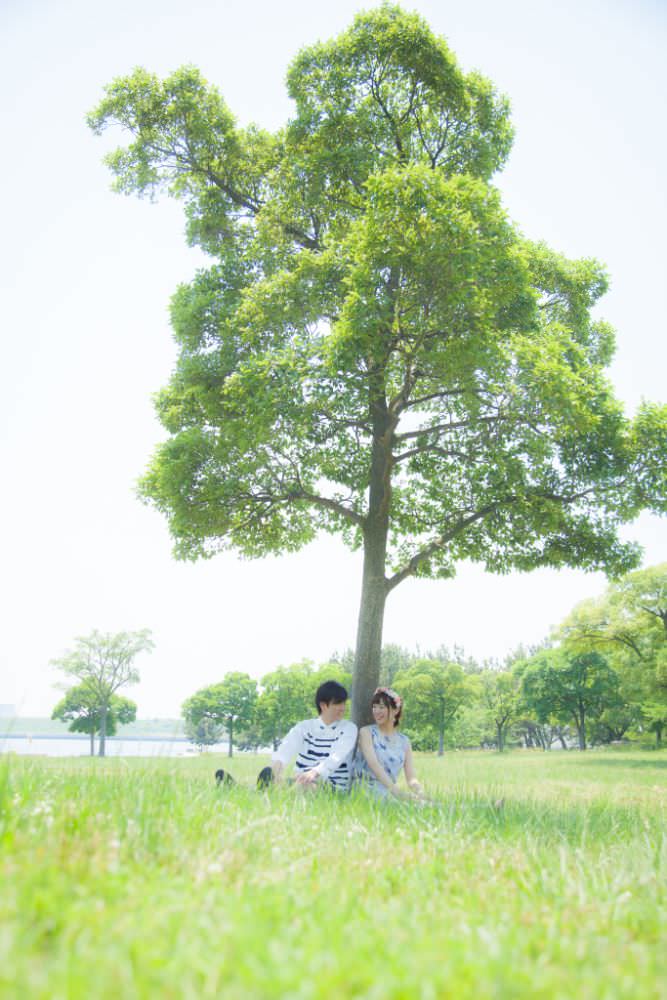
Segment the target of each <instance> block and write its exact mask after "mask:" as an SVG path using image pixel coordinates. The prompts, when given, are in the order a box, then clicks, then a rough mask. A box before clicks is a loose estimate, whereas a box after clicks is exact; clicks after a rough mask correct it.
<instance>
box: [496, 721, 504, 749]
mask: <svg viewBox="0 0 667 1000" xmlns="http://www.w3.org/2000/svg"><path fill="white" fill-rule="evenodd" d="M496 743H497V745H498V752H499V753H502V752H503V750H504V749H505V743H504V738H503V727H502V725H500V724H499V723H497V722H496Z"/></svg>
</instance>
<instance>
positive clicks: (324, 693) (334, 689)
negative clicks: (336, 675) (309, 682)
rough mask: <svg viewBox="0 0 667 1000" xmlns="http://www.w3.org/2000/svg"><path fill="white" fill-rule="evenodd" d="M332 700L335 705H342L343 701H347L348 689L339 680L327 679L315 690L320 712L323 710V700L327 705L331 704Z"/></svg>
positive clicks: (316, 703) (316, 702)
mask: <svg viewBox="0 0 667 1000" xmlns="http://www.w3.org/2000/svg"><path fill="white" fill-rule="evenodd" d="M332 701H333V703H334V704H335V705H340V703H341V701H347V691H346V690H345V688H344V687H343V685H342V684H339V683H338V681H325V682H324V684H320V686H319V687H318V689H317V691H316V692H315V705H316V707H317V712H318V714H319V713H320V711H321V709H320V705H321V704H322V702H324V704H325V705H330V704H331V702H332Z"/></svg>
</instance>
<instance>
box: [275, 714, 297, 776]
mask: <svg viewBox="0 0 667 1000" xmlns="http://www.w3.org/2000/svg"><path fill="white" fill-rule="evenodd" d="M302 727H303V722H297V723H296V725H294V726H292V728H291V729H290V731H289V732H288V733H286V735H285V736H284V737H283V739H282V740H281V743H280V746H279V747H278V749H277V750H274V751H273V755H272V757H271V768H272V770H273V775H274V777H275V779H276V781H279V780H280V779H281V777H282V774H283V771H284V769H285V768H286V767H287V765H288V764H289V763H290V761H292V760H294V758H295V757H296V755H297V754H298V753H299V751H300V749H301V744H302V742H303V733H302Z"/></svg>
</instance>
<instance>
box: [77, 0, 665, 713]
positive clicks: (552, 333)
mask: <svg viewBox="0 0 667 1000" xmlns="http://www.w3.org/2000/svg"><path fill="white" fill-rule="evenodd" d="M287 83H288V91H289V95H290V97H291V98H292V101H293V103H294V112H293V115H292V117H291V118H290V120H289V121H288V122H287V124H286V125H285V127H284V128H282V129H280V130H278V131H277V132H275V133H273V134H271V133H268V132H267V131H265V130H263V129H261V128H258V127H256V126H254V125H250V126H243V125H240V124H239V123H238V122H237V121H236V119H235V118H234V116H233V114H232V112H231V111H230V109H229V108H228V107H227V105H226V103H225V102H224V100H223V98H222V97H221V96H220V94H219V93H218V92H217V90H216V89H215V87H212V86H210V85H208V84H207V83H206V81H205V80H204V79H203V78H202V76H201V74H200V73H199V72H198V71H197V70H196V69H194V68H192V67H185V68H183V69H180V70H178V71H177V72H175V73H173V74H172V75H171V76H169V77H167V78H166V79H165V80H160V79H158V77H156V76H155V75H153V74H151V73H149V72H147V71H146V70H143V69H138V70H136V71H134V72H133V73H132V74H130V75H129V76H126V77H122V78H119V79H117V80H115V81H114V82H113V83H111V84H110V85H109V86H108V87H107V89H106V94H105V97H104V98H103V100H102V101H101V103H100V104H99V106H98V107H97V109H96V110H95V111H93V112H92V113H91V115H90V116H89V122H90V124H91V126H92V128H93V129H94V130H95V131H96V132H98V133H99V132H102V131H103V130H104V129H105V128H107V127H109V126H120V127H121V128H122V129H124V130H125V133H126V134H127V135H128V136H129V141H128V144H127V145H126V146H124V147H121V148H119V149H118V150H116V151H115V152H113V153H112V154H110V156H109V157H108V163H109V166H110V168H111V170H112V172H113V174H114V177H115V186H116V188H117V189H118V190H119V191H122V192H125V193H135V194H138V195H148V196H150V197H153V196H155V195H157V194H158V193H159V192H161V191H166V192H167V193H168V194H170V195H171V196H173V197H176V198H178V199H180V200H182V201H183V203H184V206H185V212H186V217H187V234H188V239H189V241H190V242H191V244H193V245H198V246H199V247H201V248H202V249H203V250H204V251H205V252H206V253H207V254H208V255H210V257H211V258H212V263H211V266H210V267H208V268H202V269H201V270H200V271H199V272H198V273H197V275H196V276H195V278H194V280H193V281H192V282H190V284H187V285H182V286H181V287H180V288H179V289H178V291H177V292H176V294H175V296H174V298H173V301H172V310H171V317H172V325H173V329H174V334H175V337H176V341H177V343H178V346H179V350H180V355H179V359H178V363H177V366H176V370H175V372H174V374H173V376H172V378H171V380H170V382H169V384H168V385H167V386H166V387H165V388H164V389H163V390H162V392H161V393H160V394H159V395H158V398H157V410H158V414H159V417H160V419H161V421H162V423H163V424H164V426H165V428H166V429H167V431H168V432H169V434H170V437H169V439H168V440H167V441H166V442H164V443H163V444H162V445H160V446H159V448H158V449H157V451H156V453H155V456H154V458H153V461H152V462H151V464H150V467H149V469H148V471H147V473H146V475H145V477H144V479H143V483H142V487H141V490H142V493H143V496H144V497H145V498H146V499H147V500H148V501H149V502H151V503H152V504H154V505H155V506H156V507H157V509H158V510H160V511H162V512H163V513H164V514H165V515H166V516H167V518H168V520H169V525H170V529H171V532H172V535H173V538H174V541H175V551H176V554H177V555H178V556H180V557H183V558H197V557H200V556H210V555H212V554H213V553H215V552H217V551H219V550H220V549H223V548H226V547H233V548H235V549H236V550H238V551H239V552H241V553H243V554H245V555H248V556H263V555H265V554H267V553H275V552H287V551H293V550H295V549H298V548H299V547H301V546H303V545H304V544H306V543H307V542H308V541H310V540H311V539H313V538H314V537H315V535H316V534H317V533H318V532H319V531H328V532H334V533H340V534H341V535H342V537H343V538H344V539H345V541H346V542H347V544H349V545H350V546H352V547H362V548H363V551H364V570H363V580H362V596H361V605H360V611H359V627H358V635H357V647H356V662H355V674H354V683H353V709H354V713H355V718H356V719H357V721H362V720H365V719H366V717H367V715H368V713H369V712H370V696H371V694H372V690H373V688H374V686H375V684H376V683H377V679H378V675H379V670H380V650H381V644H382V627H383V617H384V610H385V602H386V599H387V596H388V594H389V593H390V592H391V591H393V590H394V588H395V587H396V586H397V585H398V584H400V583H401V582H402V581H403V580H405V579H406V578H408V577H411V576H425V577H448V576H452V575H453V574H454V572H455V567H456V564H457V563H458V562H459V561H460V560H462V559H471V560H474V561H477V562H481V563H482V564H484V565H485V566H486V567H487V568H488V569H490V570H492V571H494V572H507V571H509V570H510V569H512V568H518V569H521V570H528V569H532V568H534V567H537V566H552V567H559V566H580V567H584V568H589V569H593V568H605V569H609V570H614V571H615V572H617V573H619V572H623V571H626V570H628V569H630V568H632V567H633V566H634V565H636V562H637V559H638V553H637V549H636V547H635V546H633V545H632V544H631V543H626V542H622V541H621V540H620V539H619V537H618V535H617V528H618V526H619V525H620V524H621V523H623V522H624V521H627V520H630V519H632V518H633V517H634V516H635V515H636V514H637V512H638V511H639V510H641V509H642V508H644V507H646V506H649V507H651V508H652V509H656V510H658V509H659V510H663V511H664V509H665V505H666V503H667V501H666V500H665V498H666V497H667V489H666V488H665V485H666V484H665V475H666V474H665V467H664V462H663V458H664V454H665V450H666V440H667V433H666V429H667V414H666V412H665V408H660V407H657V406H653V405H651V404H644V406H643V407H642V408H641V410H640V412H639V414H638V416H637V418H636V419H635V420H634V421H630V420H629V419H627V418H626V417H625V416H624V415H623V412H622V408H621V406H620V404H619V402H618V401H617V400H616V399H615V397H614V395H613V392H612V390H611V387H610V384H609V382H608V380H607V378H606V375H605V368H606V366H607V365H608V364H609V362H610V360H611V358H612V355H613V343H614V337H613V332H612V331H611V329H610V328H609V326H608V325H607V324H606V323H604V322H603V321H600V320H598V319H594V318H593V317H592V312H591V310H592V309H593V307H594V306H595V304H596V303H597V302H598V300H599V298H600V297H601V295H602V294H603V293H604V291H605V289H606V287H607V278H606V274H605V271H604V268H603V267H602V266H601V265H600V264H599V263H597V262H596V261H594V260H591V259H582V260H577V261H570V260H567V259H565V258H564V257H563V256H561V255H560V254H558V253H556V252H554V251H552V250H551V249H549V248H548V247H547V246H545V245H544V244H542V243H533V242H530V241H529V240H527V239H525V238H524V237H523V236H522V235H521V233H520V232H519V231H518V230H517V228H516V227H515V226H513V225H512V224H511V222H510V221H509V220H508V218H507V216H506V214H505V212H504V210H503V208H502V205H501V201H500V196H499V194H498V191H497V190H496V189H495V188H494V187H493V186H492V185H491V183H490V182H491V179H492V177H493V175H494V173H495V172H496V171H497V170H499V169H500V168H501V167H502V166H503V164H504V163H505V161H506V159H507V156H508V154H509V151H510V147H511V142H512V126H511V124H510V118H509V105H508V102H507V100H506V99H505V98H504V97H502V96H501V95H499V94H498V93H497V92H496V91H495V89H494V87H493V86H492V84H491V83H490V82H489V81H488V80H486V79H485V78H484V77H482V76H480V75H479V74H478V73H465V72H463V70H462V69H461V68H460V67H459V65H458V63H457V61H456V59H455V57H454V55H453V54H452V53H451V52H450V50H449V49H448V47H447V45H446V43H445V41H444V40H443V39H442V38H439V37H437V36H435V35H434V34H433V32H432V31H431V30H430V28H429V27H428V25H427V24H426V22H425V21H424V20H423V19H422V18H421V17H420V16H418V15H417V14H409V13H406V12H404V11H403V10H401V8H400V7H397V6H395V5H392V4H385V5H383V6H382V7H379V8H377V9H375V10H372V11H370V12H368V13H365V14H360V15H358V16H357V17H356V18H355V20H354V22H353V24H352V26H351V27H350V28H349V29H348V30H347V31H345V32H343V34H342V35H340V36H339V37H338V38H336V39H334V40H333V41H330V42H326V43H318V44H316V45H313V46H310V47H308V48H306V49H304V50H303V51H302V52H300V53H299V54H298V55H297V57H296V58H295V60H294V62H293V63H292V65H291V67H290V69H289V72H288V76H287Z"/></svg>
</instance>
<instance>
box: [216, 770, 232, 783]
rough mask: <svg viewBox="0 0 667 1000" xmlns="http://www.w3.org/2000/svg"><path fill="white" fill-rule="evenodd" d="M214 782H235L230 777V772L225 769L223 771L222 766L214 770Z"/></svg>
mask: <svg viewBox="0 0 667 1000" xmlns="http://www.w3.org/2000/svg"><path fill="white" fill-rule="evenodd" d="M215 782H216V784H217V785H235V784H236V782H235V781H234V779H233V778H232V776H231V774H228V773H227V771H223V770H222V768H219V769H218V770H217V771H216V772H215Z"/></svg>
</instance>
